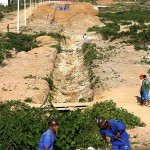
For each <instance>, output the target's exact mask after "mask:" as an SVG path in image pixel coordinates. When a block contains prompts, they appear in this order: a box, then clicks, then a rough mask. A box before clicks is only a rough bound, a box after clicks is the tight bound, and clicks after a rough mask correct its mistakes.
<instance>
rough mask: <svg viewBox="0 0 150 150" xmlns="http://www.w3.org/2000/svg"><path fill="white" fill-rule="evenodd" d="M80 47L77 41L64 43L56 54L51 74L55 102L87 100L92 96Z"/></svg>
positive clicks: (80, 44)
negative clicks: (70, 43) (67, 44)
mask: <svg viewBox="0 0 150 150" xmlns="http://www.w3.org/2000/svg"><path fill="white" fill-rule="evenodd" d="M81 47H82V43H79V42H77V43H75V44H72V45H70V46H66V45H64V46H63V47H62V48H63V52H61V53H59V54H58V55H57V58H56V62H55V67H54V71H53V74H52V78H53V83H54V86H55V90H54V91H53V92H52V95H53V102H55V103H56V102H57V103H58V102H61V103H62V102H78V101H80V99H81V98H84V99H85V100H87V101H88V99H89V98H91V97H92V96H93V91H92V90H91V88H90V81H89V76H88V70H87V67H86V64H85V62H84V58H83V53H82V49H81Z"/></svg>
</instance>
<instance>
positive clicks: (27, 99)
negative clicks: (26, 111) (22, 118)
mask: <svg viewBox="0 0 150 150" xmlns="http://www.w3.org/2000/svg"><path fill="white" fill-rule="evenodd" d="M24 101H25V102H26V103H31V102H32V98H31V97H27V98H26V99H25V100H24Z"/></svg>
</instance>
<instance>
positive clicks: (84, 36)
mask: <svg viewBox="0 0 150 150" xmlns="http://www.w3.org/2000/svg"><path fill="white" fill-rule="evenodd" d="M83 41H84V43H86V41H87V36H86V34H84V35H83Z"/></svg>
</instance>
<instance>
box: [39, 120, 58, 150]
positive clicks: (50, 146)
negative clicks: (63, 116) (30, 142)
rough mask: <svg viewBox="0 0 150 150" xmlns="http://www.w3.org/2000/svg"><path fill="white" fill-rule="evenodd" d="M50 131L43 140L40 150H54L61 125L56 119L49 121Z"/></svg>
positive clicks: (41, 140) (41, 139)
mask: <svg viewBox="0 0 150 150" xmlns="http://www.w3.org/2000/svg"><path fill="white" fill-rule="evenodd" d="M48 125H49V129H48V130H47V131H45V132H44V133H43V134H42V136H41V138H40V144H39V147H38V150H54V142H55V136H56V132H57V130H58V125H59V123H58V122H57V120H56V119H51V120H49V121H48Z"/></svg>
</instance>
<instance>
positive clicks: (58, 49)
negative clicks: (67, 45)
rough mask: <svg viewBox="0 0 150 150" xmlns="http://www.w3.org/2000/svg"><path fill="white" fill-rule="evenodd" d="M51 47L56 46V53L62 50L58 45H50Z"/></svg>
mask: <svg viewBox="0 0 150 150" xmlns="http://www.w3.org/2000/svg"><path fill="white" fill-rule="evenodd" d="M51 47H54V48H56V50H57V53H58V54H59V53H61V52H62V51H63V49H62V48H61V46H60V45H52V46H51Z"/></svg>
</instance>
